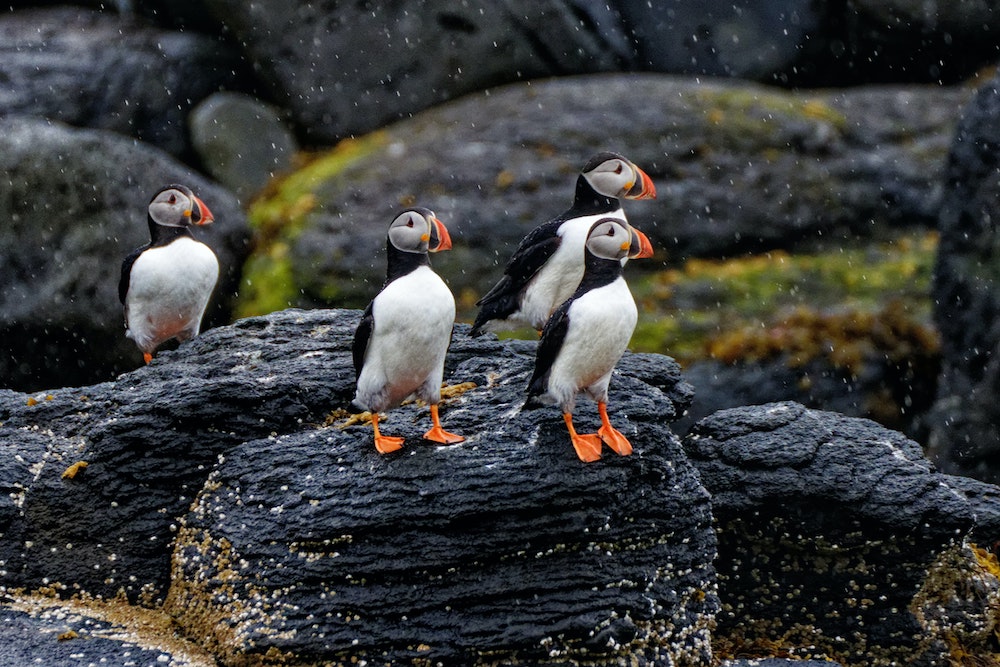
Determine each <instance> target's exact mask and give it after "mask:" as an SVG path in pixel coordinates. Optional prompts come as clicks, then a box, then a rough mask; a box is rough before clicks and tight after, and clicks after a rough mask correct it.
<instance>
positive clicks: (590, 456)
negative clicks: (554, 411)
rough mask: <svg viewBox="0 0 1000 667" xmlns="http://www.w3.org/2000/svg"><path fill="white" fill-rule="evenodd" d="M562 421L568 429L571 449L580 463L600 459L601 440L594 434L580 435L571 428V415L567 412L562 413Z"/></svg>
mask: <svg viewBox="0 0 1000 667" xmlns="http://www.w3.org/2000/svg"><path fill="white" fill-rule="evenodd" d="M563 421H565V422H566V428H567V429H569V438H570V440H571V441H572V442H573V449H575V450H576V455H577V456H578V457H580V460H581V461H585V462H587V463H590V462H592V461H597V460H598V459H600V458H601V438H600V436H598V435H597V434H596V433H586V434H584V435H580V434H579V433H577V432H576V429H575V428H573V415H571V414H570V413H568V412H565V413H563Z"/></svg>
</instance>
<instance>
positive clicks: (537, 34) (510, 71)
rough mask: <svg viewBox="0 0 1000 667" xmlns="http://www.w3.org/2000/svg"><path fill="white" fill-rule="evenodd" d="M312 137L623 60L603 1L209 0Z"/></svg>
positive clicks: (617, 31) (323, 138)
mask: <svg viewBox="0 0 1000 667" xmlns="http://www.w3.org/2000/svg"><path fill="white" fill-rule="evenodd" d="M207 4H208V6H209V7H210V8H211V10H212V11H213V12H214V14H215V15H216V16H217V17H218V18H219V19H220V20H221V21H222V23H224V24H225V26H226V27H227V29H228V30H230V31H232V33H233V35H234V36H235V38H236V39H235V41H236V42H237V43H239V44H240V45H241V46H242V48H243V49H244V51H245V53H246V55H247V57H248V58H249V59H250V60H251V61H252V62H254V63H257V64H258V66H259V67H260V69H261V76H262V77H263V79H264V80H265V81H266V82H267V83H268V84H270V86H271V87H272V89H273V90H274V91H275V94H276V95H277V96H279V98H280V101H281V103H282V105H284V106H286V107H287V108H288V109H289V110H291V112H292V116H293V118H294V119H295V121H296V123H297V124H298V126H299V128H300V129H301V130H302V132H303V134H304V138H305V139H306V141H308V142H310V143H313V144H328V143H330V142H332V141H335V140H337V139H341V138H344V137H348V136H351V135H354V134H360V133H364V132H368V131H371V130H373V129H375V128H377V127H380V126H382V125H385V124H386V123H388V122H389V121H393V120H396V119H399V118H402V117H405V116H407V115H409V114H413V113H416V112H418V111H421V110H423V109H426V108H427V107H430V106H433V105H435V104H438V103H440V102H442V101H444V100H447V99H450V98H453V97H457V96H459V95H462V94H464V93H469V92H472V91H476V90H482V89H484V88H489V87H490V86H495V85H497V84H500V83H506V82H509V81H515V80H520V79H532V78H537V77H545V76H556V75H566V74H578V73H582V72H598V71H613V70H619V69H622V68H623V67H624V66H628V64H629V58H630V49H629V47H628V38H627V33H625V32H624V31H623V30H622V28H621V26H620V25H619V24H618V19H617V15H616V14H615V12H614V11H613V10H611V9H610V8H609V7H608V6H607V5H606V4H605V3H602V2H587V1H584V2H574V1H573V0H569V1H567V0H546V1H545V2H524V1H512V2H504V3H496V2H488V1H484V0H473V1H472V2H466V3H462V4H455V3H451V2H425V3H420V5H419V6H412V5H409V4H407V3H402V2H394V3H383V4H379V5H369V4H366V3H360V4H358V3H343V2H337V1H335V0H325V1H324V2H312V1H308V2H307V1H305V0H295V1H293V2H286V3H266V2H255V3H247V2H242V1H240V0H207Z"/></svg>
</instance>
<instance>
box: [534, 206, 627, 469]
mask: <svg viewBox="0 0 1000 667" xmlns="http://www.w3.org/2000/svg"><path fill="white" fill-rule="evenodd" d="M632 238H633V237H632V234H631V231H630V230H629V229H628V228H626V227H625V225H624V224H623V223H622V221H621V220H619V219H617V218H603V219H601V220H598V221H597V222H595V223H594V224H593V225H592V226H591V227H590V233H589V234H588V236H587V241H586V244H585V248H586V249H585V254H586V258H585V261H584V264H585V270H584V274H583V280H581V282H580V286H579V287H578V288H577V290H576V292H575V293H574V294H573V296H571V297H570V298H569V299H568V300H567V301H565V302H564V303H563V304H562V305H561V306H559V308H558V309H556V312H554V313H553V314H552V317H551V318H549V321H548V322H547V323H546V325H545V329H544V330H543V331H542V339H541V340H540V341H539V343H538V352H537V356H536V359H535V371H534V374H533V375H532V376H531V381H530V382H529V383H528V401H527V402H526V403H525V406H526V407H527V406H528V405H529V404H530V403H531V402H532V401H533V400H537V401H538V402H541V403H543V404H547V405H558V406H559V407H560V408H562V412H563V420H564V421H565V422H566V428H568V429H569V435H570V439H571V440H572V442H573V447H574V449H576V454H577V456H579V457H580V460H582V461H596V460H597V459H599V458H601V443H602V442H604V443H605V444H607V445H608V446H609V447H610V448H611V449H613V450H615V451H616V452H618V453H619V454H621V455H622V456H627V455H629V454H631V453H632V445H631V444H630V443H629V441H628V439H627V438H626V437H625V436H624V435H622V433H620V432H619V431H618V430H617V429H615V427H614V426H612V425H611V422H610V421H609V419H608V408H607V402H608V384H609V383H610V381H611V373H612V371H613V370H614V367H615V364H617V363H618V360H619V359H621V357H622V355H623V354H624V353H625V349H626V348H627V347H628V343H629V340H630V339H631V338H632V332H633V331H634V330H635V325H636V321H637V320H638V311H637V309H636V306H635V300H634V299H633V298H632V293H631V292H630V291H629V289H628V285H627V284H626V282H625V278H624V277H623V276H622V261H623V260H624V259H626V258H627V257H628V256H629V253H630V252H631V243H632ZM581 391H582V392H584V393H586V394H587V395H588V396H590V397H591V398H592V399H594V400H595V401H596V402H597V410H598V413H599V414H600V416H601V428H600V429H599V430H598V431H597V433H588V434H578V433H577V432H576V429H574V428H573V408H574V406H575V405H576V395H577V393H579V392H581Z"/></svg>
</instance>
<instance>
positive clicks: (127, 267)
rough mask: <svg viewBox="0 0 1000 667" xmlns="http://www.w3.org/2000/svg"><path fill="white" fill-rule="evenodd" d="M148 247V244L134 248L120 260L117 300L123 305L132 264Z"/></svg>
mask: <svg viewBox="0 0 1000 667" xmlns="http://www.w3.org/2000/svg"><path fill="white" fill-rule="evenodd" d="M148 247H149V246H143V247H141V248H136V249H135V250H133V251H132V252H131V253H129V255H128V257H126V258H125V259H124V260H122V275H121V277H120V278H119V279H118V300H119V301H121V302H122V305H125V295H126V294H128V285H129V278H130V277H131V275H132V265H133V264H135V260H137V259H139V255H141V254H142V251H143V250H145V249H146V248H148Z"/></svg>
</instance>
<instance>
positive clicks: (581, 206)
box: [472, 152, 656, 336]
mask: <svg viewBox="0 0 1000 667" xmlns="http://www.w3.org/2000/svg"><path fill="white" fill-rule="evenodd" d="M620 197H624V198H626V199H654V198H655V197H656V188H655V187H654V186H653V181H652V179H650V178H649V176H648V175H647V174H646V172H644V171H643V170H642V169H640V168H639V167H637V166H636V165H635V164H633V163H632V162H631V161H630V160H628V159H627V158H625V157H622V156H621V155H618V154H617V153H610V152H603V153H598V154H597V155H595V156H594V157H592V158H591V159H590V161H589V162H588V163H587V164H586V166H584V168H583V172H582V173H581V174H580V176H579V177H578V178H577V181H576V194H575V196H574V199H573V206H572V207H570V209H569V210H568V211H566V212H564V213H563V214H561V215H559V216H557V217H556V218H553V219H552V220H550V221H548V222H546V223H543V224H542V225H540V226H539V227H536V228H535V229H534V230H533V231H532V232H531V233H529V234H528V235H527V236H525V237H524V239H522V240H521V243H520V244H519V245H518V247H517V250H515V251H514V254H513V255H512V256H511V258H510V259H509V260H508V261H507V266H506V267H505V268H504V272H503V277H502V278H501V279H500V280H499V282H497V284H496V285H494V286H493V288H492V289H491V290H490V291H489V292H487V293H486V295H485V296H484V297H483V298H481V299H480V300H479V301H478V302H477V303H476V305H477V306H479V307H480V309H479V313H478V314H477V315H476V320H475V322H474V323H473V325H472V335H473V336H478V335H480V334H482V333H483V332H484V331H496V330H502V329H511V328H514V327H516V326H525V325H526V326H531V327H534V328H535V329H541V328H542V327H543V326H545V323H546V322H547V321H548V319H549V316H550V315H551V314H552V311H554V310H555V309H556V308H558V307H559V304H561V303H563V302H564V301H565V300H566V299H568V298H569V297H570V295H571V294H573V291H574V290H575V289H576V286H577V285H579V284H580V279H581V278H582V277H583V244H584V242H585V241H586V240H587V233H588V232H589V231H590V228H591V227H592V226H593V224H594V222H595V221H597V220H600V219H602V218H615V219H617V220H618V221H619V222H620V223H621V224H622V226H624V227H625V229H627V230H629V232H630V234H631V236H632V254H631V255H629V257H631V258H634V259H635V258H642V257H650V256H651V255H652V254H653V247H652V245H651V244H650V242H649V239H648V238H646V235H645V234H643V233H642V232H640V231H639V230H638V229H634V228H632V227H631V226H629V224H628V221H627V220H626V218H625V212H624V211H623V210H622V206H621V202H620V201H619V198H620ZM627 259H628V257H626V258H623V259H622V263H624V262H625V261H627Z"/></svg>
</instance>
